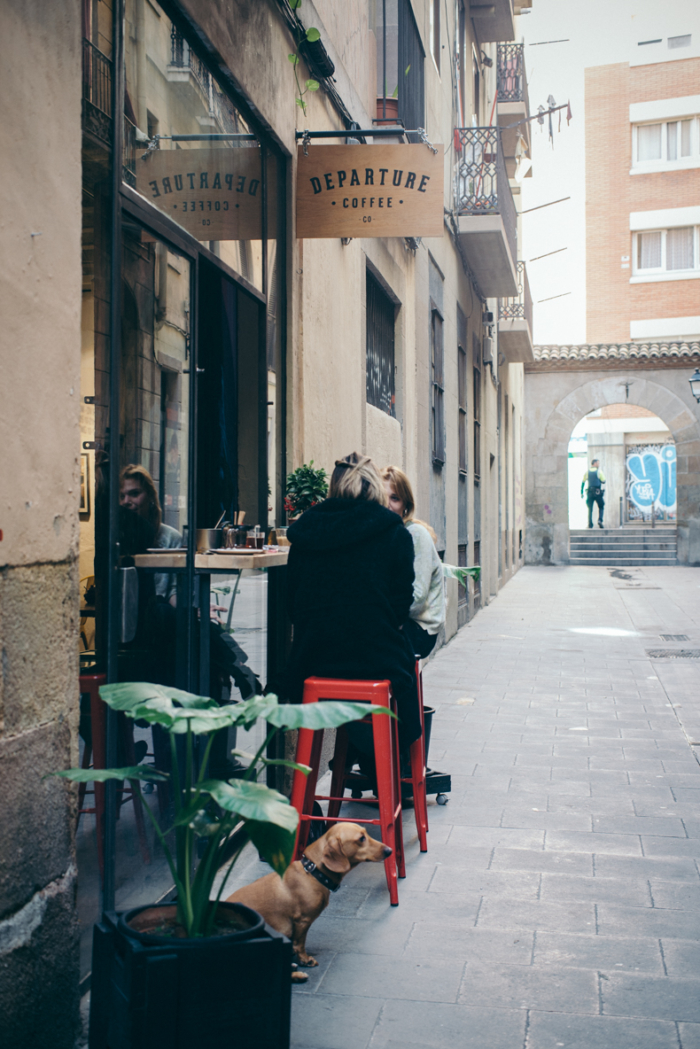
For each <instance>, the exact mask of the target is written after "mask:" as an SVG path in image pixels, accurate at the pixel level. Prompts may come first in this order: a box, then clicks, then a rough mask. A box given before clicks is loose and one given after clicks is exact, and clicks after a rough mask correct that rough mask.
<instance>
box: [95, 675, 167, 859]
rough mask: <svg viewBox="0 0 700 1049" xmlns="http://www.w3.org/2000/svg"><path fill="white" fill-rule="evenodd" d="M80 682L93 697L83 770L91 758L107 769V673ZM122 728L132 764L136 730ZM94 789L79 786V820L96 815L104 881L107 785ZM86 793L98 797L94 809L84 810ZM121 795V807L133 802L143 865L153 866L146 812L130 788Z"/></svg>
mask: <svg viewBox="0 0 700 1049" xmlns="http://www.w3.org/2000/svg"><path fill="white" fill-rule="evenodd" d="M79 681H80V694H81V695H82V694H83V693H87V694H88V695H89V696H90V724H91V736H92V744H88V743H86V744H85V750H84V751H83V762H82V767H83V768H84V769H88V768H90V759H91V758H92V767H93V768H95V769H104V768H106V767H107V765H106V761H107V705H106V704H105V703H104V701H103V700H102V699H100V685H106V684H107V676H106V674H81V675H80V678H79ZM123 728H124V731H123V742H124V748H125V751H126V757H127V761H129V763H130V764H132V765H133V764H134V761H135V758H134V733H133V728H132V727H131V725H125V726H123ZM94 786H95V789H94V791H89V790H86V788H87V783H81V784H80V787H79V790H78V821H80V816H81V815H94V816H95V819H96V823H97V861H98V863H99V867H100V876H101V877H102V878H104V819H105V785H104V783H95V785H94ZM86 793H87V794H92V793H94V795H95V804H94V806H93V807H91V808H83V805H84V803H85V795H86ZM120 793H121V797H120V799H119V803H118V804H119V807H121V806H122V805H123V804H124V801H128V800H131V801H133V803H134V818H135V820H136V831H137V833H138V836H139V845H140V847H141V856H142V857H143V862H144V863H150V862H151V854H150V852H149V850H148V842H147V840H146V827H145V824H144V819H143V809H142V808H141V799H140V798H139V796H138V794H135V793H134V791H133V790H132V789H131V788H129V787H123V788H122V790H121V792H120ZM125 795H126V797H125Z"/></svg>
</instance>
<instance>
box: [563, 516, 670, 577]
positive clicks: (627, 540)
mask: <svg viewBox="0 0 700 1049" xmlns="http://www.w3.org/2000/svg"><path fill="white" fill-rule="evenodd" d="M569 562H570V564H572V565H609V566H610V567H611V568H613V567H614V568H623V567H624V568H626V567H630V566H641V565H675V564H677V563H678V561H677V557H676V529H675V527H670V526H668V525H657V526H656V528H641V527H639V528H637V527H629V528H598V526H597V525H596V526H595V528H587V529H580V530H579V529H575V530H574V529H572V531H571V533H570V539H569Z"/></svg>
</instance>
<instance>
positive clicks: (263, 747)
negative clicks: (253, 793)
mask: <svg viewBox="0 0 700 1049" xmlns="http://www.w3.org/2000/svg"><path fill="white" fill-rule="evenodd" d="M277 731H278V730H277V728H272V729H270V731H269V732H268V734H267V738H266V740H265V742H264V743H263V744H262V745H261V746H260V748H259V750H258V752H257V754H256V755H255V757H254V758H253V760H252V761H251V763H250V765H249V766H248V768H247V769H246V774H245V776H244V777H243V779H244V780H251V779H252V778H253V772H255V779H256V780H257V778H258V769H257V768H256V765H257V764H258V761H259V760H260V758H261V757H262V755H263V752H264V751H266V750H267V748H268V745H269V744H270V743H271V742H272V739H273V738H274V736H275V735H276V734H277Z"/></svg>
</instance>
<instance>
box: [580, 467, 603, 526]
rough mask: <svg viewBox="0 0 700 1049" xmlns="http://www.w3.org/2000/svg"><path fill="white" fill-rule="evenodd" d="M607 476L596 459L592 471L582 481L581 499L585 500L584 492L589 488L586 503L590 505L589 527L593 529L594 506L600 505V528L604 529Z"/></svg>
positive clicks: (585, 474)
mask: <svg viewBox="0 0 700 1049" xmlns="http://www.w3.org/2000/svg"><path fill="white" fill-rule="evenodd" d="M604 485H605V475H604V474H603V471H602V470H601V468H600V460H599V459H594V460H593V462H592V463H591V468H590V470H586V472H585V473H584V475H583V480H582V481H581V498H582V499H583V498H584V495H583V490H584V488H586V486H588V491H587V493H586V502H587V503H588V527H589V528H592V527H593V504H594V503H597V504H598V528H602V527H603V510H604V509H605V497H604V496H605V493H604V491H603V486H604Z"/></svg>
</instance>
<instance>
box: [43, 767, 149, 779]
mask: <svg viewBox="0 0 700 1049" xmlns="http://www.w3.org/2000/svg"><path fill="white" fill-rule="evenodd" d="M48 775H49V776H62V777H63V778H64V779H69V780H72V782H73V783H105V782H106V781H107V780H110V779H142V780H146V781H148V782H150V783H162V782H163V781H164V780H167V778H168V776H167V774H166V773H165V772H159V771H158V769H153V768H151V767H150V766H149V765H129V766H128V768H124V769H65V771H63V772H49V773H48ZM44 779H46V777H45V776H44Z"/></svg>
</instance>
